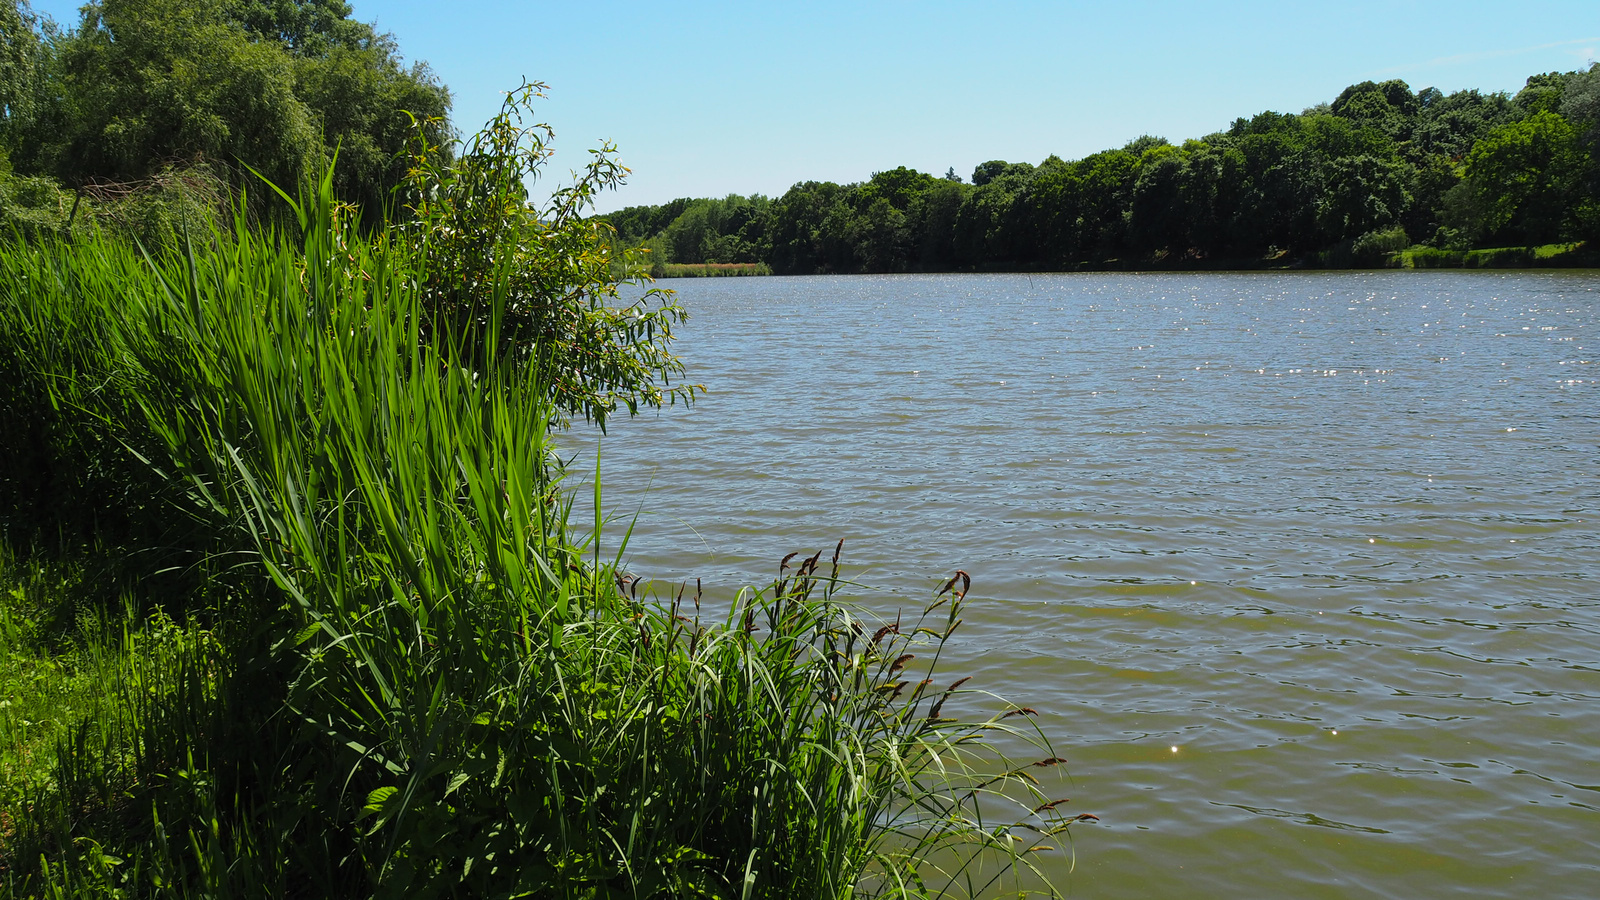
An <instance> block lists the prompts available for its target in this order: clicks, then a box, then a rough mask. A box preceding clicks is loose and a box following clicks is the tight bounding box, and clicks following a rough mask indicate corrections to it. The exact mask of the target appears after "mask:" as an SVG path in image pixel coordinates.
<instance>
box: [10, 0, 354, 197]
mask: <svg viewBox="0 0 1600 900" xmlns="http://www.w3.org/2000/svg"><path fill="white" fill-rule="evenodd" d="M57 53H58V54H59V59H58V62H57V66H58V69H59V82H58V83H57V84H56V86H55V90H54V91H53V92H52V96H51V98H50V101H51V102H50V108H48V109H46V110H41V114H40V116H39V117H37V119H36V121H35V123H34V125H33V133H32V134H31V136H30V137H31V141H25V142H24V147H23V148H22V150H23V152H24V153H26V154H27V157H28V158H27V160H26V162H27V164H29V165H31V166H32V167H33V168H34V169H35V170H36V171H43V172H48V173H51V174H54V175H57V176H58V177H61V178H63V179H64V180H66V181H68V182H69V183H77V182H83V181H86V180H89V179H96V178H99V179H115V180H131V179H139V178H145V177H148V176H150V175H152V174H154V173H155V172H157V171H159V170H160V169H161V168H162V167H163V166H164V165H168V164H171V163H173V162H182V161H192V160H195V159H208V160H213V161H218V162H222V163H224V164H232V163H233V162H234V161H235V160H242V161H246V162H248V163H249V164H251V165H253V166H255V167H257V168H258V169H259V170H260V171H262V172H263V173H264V174H266V175H267V176H268V177H270V178H274V179H276V180H280V181H282V182H284V183H291V184H292V183H293V182H294V180H295V179H296V178H297V177H298V176H299V174H300V173H301V172H303V171H306V170H307V168H308V167H310V166H314V165H315V164H316V163H318V162H319V161H320V160H321V159H322V158H323V147H322V143H321V141H320V140H319V139H318V136H317V134H316V131H315V128H314V124H313V116H312V114H311V112H310V110H309V109H307V107H306V105H305V104H304V103H302V102H301V101H300V100H299V99H298V98H297V97H296V96H295V93H294V81H295V79H294V70H293V65H292V60H291V59H290V58H289V57H288V55H286V54H285V53H283V52H282V51H281V50H280V49H279V48H278V47H276V46H273V45H269V44H263V43H258V42H254V41H251V40H250V39H249V37H248V36H247V35H246V34H245V32H244V30H243V29H242V28H240V27H239V26H238V25H237V24H235V23H234V22H232V21H231V20H229V19H228V18H227V17H226V15H224V10H223V7H222V6H221V4H220V3H219V2H216V0H102V2H99V3H92V4H89V5H87V6H85V7H84V8H83V20H82V22H81V23H80V24H79V26H78V28H77V29H75V30H74V31H73V32H71V33H70V34H68V35H66V36H65V37H64V38H63V39H62V40H61V41H60V46H59V48H58V50H57ZM19 162H20V160H19Z"/></svg>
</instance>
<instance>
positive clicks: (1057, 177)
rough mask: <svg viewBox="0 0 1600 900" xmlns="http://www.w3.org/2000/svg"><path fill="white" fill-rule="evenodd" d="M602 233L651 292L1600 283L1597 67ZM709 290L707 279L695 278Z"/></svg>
mask: <svg viewBox="0 0 1600 900" xmlns="http://www.w3.org/2000/svg"><path fill="white" fill-rule="evenodd" d="M599 218H601V219H604V220H605V221H607V222H609V223H610V224H611V225H612V227H614V228H615V229H616V231H617V242H618V244H619V245H621V246H622V247H628V248H638V249H642V250H645V251H648V252H647V253H645V254H642V258H643V261H644V263H645V265H648V266H651V267H652V269H653V270H655V271H656V272H658V273H662V274H665V273H667V272H669V271H674V273H675V274H676V273H677V272H679V271H681V272H682V273H685V274H687V272H688V270H687V269H685V268H683V267H692V266H707V265H728V264H745V265H755V264H765V265H766V266H768V267H770V270H771V271H772V272H773V273H775V274H783V275H787V274H819V273H854V272H945V271H986V272H996V271H1061V270H1067V271H1072V270H1105V269H1110V270H1148V269H1157V270H1159V269H1174V270H1189V269H1252V268H1290V267H1309V268H1352V267H1356V268H1381V267H1391V268H1439V267H1466V268H1488V267H1494V268H1501V267H1523V266H1595V265H1600V252H1597V248H1600V66H1591V67H1590V68H1588V69H1587V70H1581V71H1573V72H1565V73H1562V72H1551V73H1546V74H1542V75H1534V76H1532V77H1530V78H1528V79H1527V83H1526V86H1525V87H1523V88H1522V90H1520V91H1518V92H1517V93H1516V94H1515V95H1511V94H1507V93H1482V92H1480V91H1477V90H1466V91H1457V92H1455V93H1452V94H1444V93H1442V92H1440V91H1438V90H1436V89H1434V88H1425V89H1423V90H1420V91H1415V92H1413V91H1412V90H1411V88H1410V86H1409V85H1407V84H1406V83H1405V82H1403V81H1398V80H1395V81H1385V82H1382V83H1376V82H1371V81H1364V82H1362V83H1360V84H1355V85H1351V86H1350V87H1348V88H1346V89H1345V90H1344V91H1342V92H1341V93H1340V94H1339V96H1338V97H1337V98H1336V99H1335V100H1334V101H1333V102H1332V103H1325V104H1319V105H1317V106H1314V107H1311V108H1309V109H1306V110H1304V111H1303V112H1301V113H1299V114H1285V113H1277V112H1263V113H1260V114H1259V115H1256V116H1254V117H1252V118H1248V119H1245V118H1240V119H1236V120H1235V121H1234V122H1233V123H1232V125H1230V126H1229V127H1228V128H1227V129H1226V130H1225V131H1220V132H1217V133H1215V134H1210V135H1206V136H1205V137H1202V138H1198V139H1191V140H1187V141H1184V142H1183V143H1182V144H1181V145H1175V144H1172V143H1170V142H1168V141H1167V140H1166V139H1164V138H1159V137H1149V136H1145V137H1141V138H1139V139H1137V140H1135V141H1132V142H1130V143H1129V144H1127V145H1126V146H1124V147H1122V148H1120V149H1115V150H1105V151H1102V152H1099V153H1095V154H1091V155H1089V156H1087V157H1084V158H1083V159H1080V160H1075V161H1067V160H1064V159H1062V158H1060V157H1058V156H1050V157H1048V158H1047V159H1045V160H1044V161H1043V162H1041V163H1039V164H1038V165H1032V164H1030V163H1012V162H1006V161H1004V160H991V161H989V162H986V163H982V164H981V165H979V166H978V167H977V168H976V169H975V170H974V171H973V172H972V175H971V178H970V181H963V179H962V178H961V177H960V176H959V175H957V174H956V172H955V171H954V169H951V170H949V171H947V172H946V173H945V174H944V175H943V176H934V175H930V174H927V173H924V172H918V171H915V170H913V169H908V168H905V167H903V166H902V167H899V168H896V169H892V170H889V171H885V172H877V173H875V174H873V176H872V177H871V178H870V179H868V180H867V181H864V182H859V183H855V184H845V185H840V184H835V183H833V182H818V181H806V182H801V183H799V184H796V185H794V186H793V187H791V188H790V189H789V190H788V191H787V192H786V193H785V194H783V196H781V197H776V198H769V197H764V196H761V195H753V196H749V197H745V196H740V195H737V194H732V195H729V196H727V197H724V198H721V199H717V198H698V199H694V198H682V199H678V200H674V201H672V202H670V203H665V204H662V205H659V206H634V207H628V208H626V209H622V210H619V211H617V212H614V213H609V214H606V215H603V216H600V217H599ZM697 274H709V273H697Z"/></svg>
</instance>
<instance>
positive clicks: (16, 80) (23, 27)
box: [0, 0, 44, 158]
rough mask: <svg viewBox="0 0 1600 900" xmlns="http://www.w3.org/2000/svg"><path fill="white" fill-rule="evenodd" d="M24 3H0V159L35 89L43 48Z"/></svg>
mask: <svg viewBox="0 0 1600 900" xmlns="http://www.w3.org/2000/svg"><path fill="white" fill-rule="evenodd" d="M37 24H38V22H37V18H36V17H35V16H34V15H33V10H32V8H31V7H30V6H29V5H28V2H27V0H0V158H3V157H5V156H6V155H8V150H9V147H10V141H11V138H12V136H13V135H14V133H15V131H16V129H17V128H18V127H19V126H20V125H21V122H22V120H23V118H24V116H25V115H26V112H27V108H28V106H29V105H30V103H31V101H32V99H33V95H34V92H35V91H36V90H37V89H38V80H39V76H40V68H41V66H42V64H43V56H44V53H43V48H42V47H41V45H40V41H39V33H38V32H37V31H36V30H35V28H36V26H37Z"/></svg>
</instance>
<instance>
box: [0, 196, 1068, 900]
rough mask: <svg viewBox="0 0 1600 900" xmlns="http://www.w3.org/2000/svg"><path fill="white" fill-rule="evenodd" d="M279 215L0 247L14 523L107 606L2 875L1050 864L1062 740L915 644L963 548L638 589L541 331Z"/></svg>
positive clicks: (1013, 883) (353, 243)
mask: <svg viewBox="0 0 1600 900" xmlns="http://www.w3.org/2000/svg"><path fill="white" fill-rule="evenodd" d="M294 213H295V216H296V217H297V219H298V225H299V227H298V230H297V232H296V233H294V234H284V233H277V232H272V231H261V230H252V229H251V228H249V227H246V225H245V224H244V223H243V222H240V223H237V225H236V228H235V231H234V232H233V233H231V234H228V235H216V236H215V239H207V240H205V241H191V242H190V243H189V244H188V245H187V246H186V247H183V248H179V249H178V250H175V251H169V252H165V253H162V254H158V255H151V254H147V253H145V252H144V251H142V250H141V249H139V248H138V247H137V246H135V245H133V244H131V243H128V242H126V241H122V240H118V239H114V238H107V237H89V238H85V239H81V240H79V241H77V242H76V243H68V242H49V241H42V242H38V243H35V244H32V245H22V246H17V247H13V248H7V249H5V250H4V251H0V279H3V281H0V366H3V367H4V368H3V370H0V379H3V380H4V382H5V383H4V384H3V385H0V404H3V406H0V412H3V413H4V416H5V418H6V421H8V422H15V423H17V424H18V426H19V427H18V428H17V429H16V430H15V431H14V432H12V433H11V434H10V435H8V436H7V437H5V438H0V440H5V441H7V442H9V444H8V446H7V447H6V448H5V449H6V451H7V457H6V462H5V463H4V471H3V475H0V478H3V480H0V509H3V510H4V515H5V517H6V519H5V523H4V524H5V534H6V538H7V540H8V542H9V543H10V545H11V546H13V547H14V548H17V552H19V553H21V554H23V556H24V557H26V558H28V559H44V560H48V559H55V560H62V559H66V560H74V559H75V560H90V561H95V560H99V561H101V562H104V563H105V565H106V566H108V567H109V570H110V571H112V572H113V574H114V577H113V578H111V579H110V583H111V584H112V585H113V587H110V588H107V589H105V590H104V591H101V592H100V593H98V594H93V595H91V596H90V597H89V599H88V601H87V602H88V603H89V604H90V605H91V606H92V605H93V604H95V603H99V604H101V606H102V612H104V607H105V605H106V604H108V603H109V602H110V601H109V600H108V599H107V598H109V597H112V596H115V597H117V598H118V600H117V603H118V604H119V609H125V610H126V612H125V613H122V614H121V617H120V618H117V617H116V616H111V618H109V619H105V620H106V621H113V622H114V623H115V622H120V623H121V624H120V625H115V627H110V626H108V627H105V628H99V629H90V630H89V631H88V632H86V633H98V634H100V635H101V637H100V638H99V639H98V640H99V643H97V644H94V646H96V647H100V648H102V649H101V650H98V651H95V652H98V653H100V656H99V657H97V658H99V659H102V660H104V662H103V664H102V665H103V666H104V667H105V675H104V676H103V678H102V681H103V683H104V685H105V694H104V698H103V702H102V703H100V704H99V706H97V707H96V708H95V712H94V714H93V715H90V716H78V717H77V718H76V719H75V720H73V721H71V722H69V723H66V724H64V725H63V727H62V729H61V732H60V736H59V739H58V740H56V741H55V743H54V746H53V747H52V749H51V752H52V753H53V755H54V762H53V764H52V765H49V766H47V767H45V768H44V769H43V770H39V769H37V767H36V768H35V769H34V770H33V771H35V773H37V772H38V771H45V772H47V773H48V777H35V778H33V780H32V781H30V782H29V783H28V784H27V785H26V786H25V788H18V789H17V790H16V791H14V792H8V793H6V794H5V795H4V796H5V797H6V803H7V804H8V806H7V808H6V809H5V810H4V815H3V816H0V875H3V883H4V885H5V887H4V891H5V893H6V894H7V895H10V896H103V897H134V896H139V897H144V896H149V897H190V896H193V897H199V896H206V897H232V896H238V897H246V896H249V897H255V896H307V897H311V896H318V897H320V896H326V897H335V896H337V897H345V896H363V897H365V896H371V897H402V896H403V897H513V896H528V897H572V898H578V897H583V898H602V897H635V898H648V897H686V896H707V897H725V898H735V897H738V898H745V897H773V898H777V897H784V898H788V897H856V896H880V895H884V896H934V895H943V894H947V893H949V894H956V895H981V894H986V893H990V894H992V893H995V892H999V891H1007V892H1014V891H1021V890H1023V889H1026V888H1030V887H1032V888H1040V887H1042V888H1044V889H1046V890H1048V889H1049V888H1048V885H1046V884H1044V882H1042V880H1041V879H1040V878H1039V877H1038V875H1037V872H1036V871H1035V869H1034V866H1033V862H1034V860H1035V859H1036V858H1037V857H1038V856H1039V855H1040V854H1044V853H1055V852H1059V851H1060V849H1061V847H1060V845H1061V842H1062V841H1063V840H1064V838H1065V835H1066V828H1067V825H1068V823H1069V822H1070V821H1072V819H1071V818H1070V817H1068V816H1066V814H1065V813H1064V811H1062V809H1061V807H1060V805H1059V803H1058V802H1057V801H1058V800H1059V798H1057V797H1055V796H1053V795H1052V794H1051V793H1049V792H1048V791H1047V789H1046V784H1048V783H1049V782H1050V779H1048V778H1046V777H1045V776H1048V775H1049V774H1050V773H1051V772H1053V771H1056V767H1057V766H1058V764H1059V763H1060V762H1061V761H1060V760H1059V759H1057V758H1056V756H1055V755H1054V752H1053V751H1052V750H1051V748H1050V747H1049V746H1048V743H1047V742H1046V741H1045V740H1044V737H1043V733H1042V732H1041V731H1039V730H1038V728H1037V727H1036V726H1035V725H1034V719H1033V712H1032V710H1026V709H1020V708H1016V707H1012V706H1009V705H1007V704H1004V703H1002V702H999V701H997V700H994V699H993V698H989V697H988V696H987V695H984V694H979V693H976V692H974V691H971V690H970V689H968V688H966V687H965V686H964V682H965V679H960V680H958V681H954V682H945V681H942V680H939V678H940V676H939V675H938V673H937V671H936V668H937V666H938V662H939V658H940V653H941V650H942V648H943V647H944V646H945V645H946V643H947V642H948V641H949V640H951V638H952V636H953V635H954V634H955V632H956V631H957V629H958V628H959V626H960V623H961V616H962V611H963V609H964V605H965V603H966V602H967V601H966V591H967V587H968V582H967V580H966V576H965V575H958V577H957V578H953V579H951V580H950V582H949V583H948V584H946V585H945V590H944V591H942V592H941V593H940V594H939V596H938V597H937V598H936V599H935V600H934V601H933V602H932V604H931V605H930V606H929V607H928V608H927V609H926V610H924V611H923V613H922V614H921V615H920V616H917V617H914V618H913V619H912V620H909V621H902V620H900V619H896V621H894V622H892V623H878V622H874V621H866V620H864V619H863V617H862V614H861V613H860V612H859V611H857V610H856V609H855V608H853V607H852V606H850V605H848V604H847V603H845V602H843V601H842V600H841V598H840V591H841V589H843V588H845V587H847V585H845V583H844V582H842V581H841V580H840V578H839V575H838V553H839V549H838V548H835V551H834V554H833V556H832V558H831V561H824V560H823V558H822V555H821V554H820V553H819V554H818V555H815V556H812V557H809V558H807V559H805V560H803V561H801V562H800V563H799V565H798V566H794V567H791V566H790V565H789V563H790V560H787V559H786V560H785V561H784V565H783V567H782V568H781V571H780V577H779V579H778V580H777V581H775V582H774V583H773V584H772V585H770V586H768V587H766V588H764V589H762V590H748V591H746V592H745V593H743V594H741V595H740V597H739V599H738V601H737V602H736V603H735V604H733V606H732V608H731V609H728V610H726V611H725V612H724V613H723V614H722V615H720V616H714V615H711V614H710V613H706V614H704V615H702V613H701V611H700V610H699V608H698V603H697V602H696V597H695V596H692V595H686V592H684V591H678V592H675V593H674V594H673V595H672V596H669V597H663V598H654V597H650V596H645V597H640V596H638V595H637V590H636V589H637V586H638V583H639V582H638V581H637V580H633V579H631V578H630V577H629V576H627V575H626V573H624V572H623V571H622V570H621V568H620V561H621V559H622V558H623V553H624V551H625V546H626V541H627V537H628V535H627V533H626V532H624V533H623V534H620V535H615V536H605V535H603V534H602V533H601V532H600V529H599V526H598V525H597V526H594V527H591V528H585V527H582V526H579V525H577V524H576V523H575V522H573V521H572V519H571V517H570V515H569V513H570V508H571V507H570V499H569V498H568V496H567V495H566V494H565V493H564V491H563V488H562V477H563V472H562V470H561V468H560V465H559V463H558V461H557V460H556V458H555V457H554V456H553V455H552V452H551V449H550V445H549V443H548V441H547V429H548V428H549V425H550V423H551V422H552V421H555V420H557V419H558V416H559V411H558V410H557V409H555V408H553V407H552V405H551V403H550V400H549V398H548V397H547V394H546V392H545V391H543V390H542V389H541V385H542V383H543V382H542V381H541V378H540V374H541V373H540V372H538V371H537V369H536V368H535V367H534V366H532V365H530V364H529V363H527V362H526V360H529V359H538V358H540V356H539V354H531V355H519V356H518V357H517V358H502V357H498V356H496V354H495V351H494V348H496V347H498V346H500V342H498V341H496V340H493V339H492V337H493V336H492V335H491V336H490V337H491V339H490V340H487V341H482V340H479V339H477V338H474V343H473V345H472V346H470V347H466V346H462V345H460V344H457V343H454V342H453V339H452V336H451V335H450V334H448V333H445V334H440V333H438V332H437V331H430V330H429V329H427V328H425V327H424V321H425V313H424V311H423V310H422V308H421V307H420V305H419V285H423V284H425V283H426V281H427V278H426V275H427V273H426V271H425V267H426V265H427V262H426V261H427V259H428V258H429V254H428V248H427V247H426V246H419V245H418V244H417V243H416V242H415V241H409V242H408V240H407V239H402V238H398V237H396V238H391V236H390V235H388V234H386V233H382V232H380V233H376V234H373V235H363V234H362V233H361V232H360V231H358V230H357V229H356V228H355V227H354V223H353V222H352V221H350V219H349V218H348V217H347V216H345V215H343V214H341V212H340V208H339V207H338V206H337V205H336V204H334V203H333V202H332V200H331V189H330V186H329V184H328V182H327V181H326V180H324V181H323V183H322V184H321V186H320V190H319V191H317V192H314V193H311V194H309V195H307V196H305V197H303V198H302V199H301V200H300V202H299V204H298V205H297V206H295V208H294ZM201 246H203V247H204V249H203V250H202V249H196V248H197V247H201ZM511 282H513V279H511V278H509V277H507V278H504V279H501V280H499V281H497V282H495V283H494V284H493V285H491V286H490V290H491V292H499V291H501V290H503V288H502V287H501V285H503V284H507V283H511ZM504 299H505V298H504V296H503V295H501V294H499V293H495V295H494V296H493V298H492V300H493V302H492V303H491V304H490V305H489V307H490V308H491V309H492V308H500V307H501V306H502V305H503V303H502V301H504ZM483 324H484V323H479V326H480V327H481V326H483ZM487 327H489V328H491V329H492V328H493V327H494V322H493V320H492V319H491V320H489V321H488V323H487ZM479 337H481V336H479ZM484 347H487V348H489V350H488V352H487V354H485V351H484V349H483V348H484ZM597 482H598V479H597ZM597 508H598V504H597ZM603 541H604V543H603ZM608 545H609V547H608ZM97 564H98V563H97ZM46 606H48V604H43V605H40V607H39V608H45V607H46ZM152 616H153V618H150V617H152ZM102 618H104V616H103V617H102ZM151 621H153V622H154V623H155V624H154V625H150V624H145V623H146V622H151ZM86 640H87V639H86ZM969 705H970V706H973V707H974V708H975V715H973V717H971V718H965V719H962V718H957V717H956V716H955V715H954V713H955V711H956V709H957V707H966V706H969ZM1000 745H1003V746H1006V747H1016V746H1022V747H1025V748H1034V749H1035V750H1036V751H1037V753H1036V754H1035V755H1034V756H1030V757H1028V758H1027V759H1025V760H1022V761H1013V760H1011V759H1010V758H1008V757H1007V756H1006V755H1005V754H1004V753H1003V752H1001V750H1000V749H999V746H1000ZM0 758H3V756H0ZM1041 782H1044V783H1041ZM13 795H14V796H13Z"/></svg>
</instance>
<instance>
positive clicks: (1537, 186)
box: [1466, 110, 1587, 244]
mask: <svg viewBox="0 0 1600 900" xmlns="http://www.w3.org/2000/svg"><path fill="white" fill-rule="evenodd" d="M1585 157H1586V154H1585V153H1584V152H1583V149H1582V147H1581V146H1580V145H1579V143H1578V130H1577V129H1576V128H1574V127H1573V126H1572V123H1570V122H1568V121H1567V120H1566V119H1565V118H1562V116H1561V115H1559V114H1558V113H1554V112H1550V111H1549V110H1540V111H1539V112H1536V113H1534V114H1533V115H1531V116H1529V117H1528V118H1526V119H1524V120H1522V121H1521V122H1513V123H1511V124H1509V125H1502V126H1500V127H1499V128H1496V129H1495V130H1493V131H1491V132H1489V134H1488V135H1486V136H1485V137H1484V139H1483V140H1481V141H1479V142H1478V144H1477V146H1475V147H1473V148H1472V152H1471V153H1470V154H1468V155H1467V159H1466V174H1467V176H1468V177H1469V178H1470V179H1471V180H1472V182H1473V184H1474V185H1475V186H1476V188H1477V190H1478V192H1479V193H1480V194H1481V196H1482V197H1483V198H1484V203H1485V207H1486V211H1485V221H1484V228H1485V230H1486V232H1487V233H1488V234H1489V235H1490V236H1498V237H1501V238H1505V239H1509V240H1514V241H1520V242H1524V243H1528V244H1541V243H1545V242H1547V241H1553V240H1557V239H1558V238H1560V237H1563V236H1565V233H1568V232H1570V227H1569V226H1571V225H1573V221H1572V218H1573V213H1574V210H1573V208H1572V206H1573V204H1572V201H1573V199H1574V195H1575V194H1576V193H1577V190H1578V187H1579V184H1580V179H1581V176H1582V174H1583V169H1584V165H1585V163H1586V162H1587V160H1586V158H1585Z"/></svg>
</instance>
